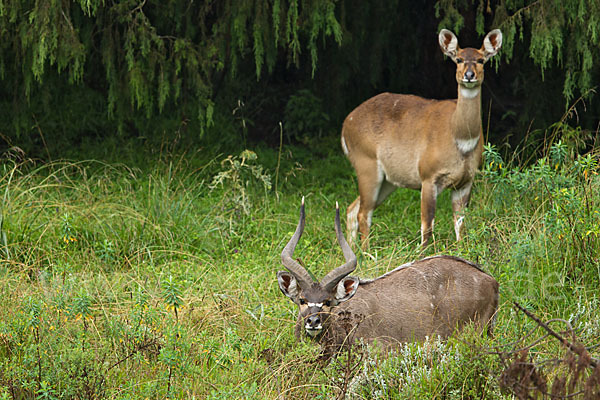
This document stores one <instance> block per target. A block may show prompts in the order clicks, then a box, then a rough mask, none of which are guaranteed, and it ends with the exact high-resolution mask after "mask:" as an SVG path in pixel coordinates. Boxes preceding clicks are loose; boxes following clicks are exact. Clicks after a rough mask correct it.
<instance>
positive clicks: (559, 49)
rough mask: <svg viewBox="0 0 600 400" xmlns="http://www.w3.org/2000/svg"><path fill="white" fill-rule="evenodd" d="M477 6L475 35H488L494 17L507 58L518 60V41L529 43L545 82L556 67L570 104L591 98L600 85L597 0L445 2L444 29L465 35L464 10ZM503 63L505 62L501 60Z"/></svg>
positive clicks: (440, 10)
mask: <svg viewBox="0 0 600 400" xmlns="http://www.w3.org/2000/svg"><path fill="white" fill-rule="evenodd" d="M474 3H475V4H477V16H476V24H475V27H476V30H477V33H478V34H479V35H484V34H485V33H486V32H485V27H484V19H485V18H486V14H487V15H490V14H491V15H493V23H492V24H491V25H492V26H493V27H494V28H500V29H501V30H502V32H503V35H504V39H503V43H502V52H501V54H502V57H503V58H504V59H505V60H506V61H507V62H508V61H510V60H511V59H512V58H513V55H514V52H515V46H516V45H517V44H516V42H517V39H518V40H519V41H524V39H525V37H526V36H527V37H528V39H529V56H530V57H531V59H532V60H533V62H534V63H535V64H536V65H538V66H539V68H540V70H541V73H542V79H543V77H544V73H545V72H546V71H547V70H549V69H551V68H552V67H553V66H558V67H559V68H560V69H562V70H563V71H564V79H563V95H564V98H565V100H566V102H565V103H566V104H569V103H570V102H571V101H572V100H573V99H574V98H575V97H579V96H581V95H585V96H588V97H589V96H591V93H590V90H591V89H593V88H594V87H596V86H597V85H598V84H599V83H600V82H599V81H598V65H597V64H596V65H594V62H593V60H596V59H598V57H599V56H600V28H599V26H600V8H599V7H598V2H597V1H596V0H583V1H580V0H567V1H553V0H509V1H493V2H490V1H487V0H485V1H484V0H479V1H476V0H470V1H469V0H463V1H456V0H440V1H438V2H437V3H436V6H435V7H436V16H438V17H440V18H441V20H440V23H439V27H440V28H443V27H446V28H448V27H450V28H452V29H454V30H456V31H460V30H461V28H462V27H463V26H464V25H465V21H464V13H463V12H464V11H465V10H466V9H467V8H471V7H472V5H473V4H474ZM496 62H500V61H496Z"/></svg>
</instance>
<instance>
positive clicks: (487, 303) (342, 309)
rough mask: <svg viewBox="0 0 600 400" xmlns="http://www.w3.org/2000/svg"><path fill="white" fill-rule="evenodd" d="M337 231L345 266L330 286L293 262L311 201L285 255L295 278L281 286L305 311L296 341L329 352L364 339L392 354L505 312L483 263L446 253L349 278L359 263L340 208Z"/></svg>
mask: <svg viewBox="0 0 600 400" xmlns="http://www.w3.org/2000/svg"><path fill="white" fill-rule="evenodd" d="M335 227H336V233H337V234H338V241H339V243H340V246H342V249H343V250H344V255H345V258H346V264H344V265H343V266H342V267H338V268H336V269H334V270H333V271H332V272H330V273H329V274H327V277H326V278H327V282H329V285H328V286H327V288H326V287H325V285H324V284H323V283H319V282H315V281H313V280H312V279H311V278H310V277H309V276H308V273H307V272H306V270H304V268H302V267H301V266H299V264H297V263H294V264H292V263H291V262H290V260H291V259H292V253H293V250H294V248H295V246H296V244H297V243H298V240H299V238H300V236H301V234H302V230H303V228H304V203H303V204H302V207H301V213H300V221H299V223H298V228H297V229H296V233H295V234H294V236H293V237H292V239H291V240H290V242H289V243H288V245H287V246H286V249H285V250H284V253H283V254H282V261H283V262H284V265H285V266H286V268H288V270H289V271H290V272H289V273H288V272H285V271H280V272H279V273H278V274H277V276H278V281H279V287H280V289H281V291H282V292H283V293H284V294H285V295H286V296H288V297H289V298H290V299H291V300H292V301H293V302H294V303H296V304H297V305H298V307H299V313H298V321H297V323H296V335H297V336H300V335H302V332H305V333H306V334H307V335H308V336H312V337H313V338H314V339H316V340H318V341H319V342H320V343H321V344H322V345H324V346H325V347H326V349H327V352H328V353H330V352H332V351H334V350H335V349H337V348H339V347H340V346H342V345H343V344H344V343H352V342H354V341H355V340H357V339H362V341H363V342H366V343H372V342H374V341H377V342H378V343H379V344H380V345H381V346H383V347H384V348H390V347H394V346H396V345H398V344H400V343H404V342H410V341H421V340H424V339H425V338H426V337H428V336H429V337H432V336H441V337H442V338H446V337H448V336H450V335H451V334H452V333H453V332H454V331H455V330H456V329H459V328H461V327H462V326H463V325H465V324H466V323H469V322H473V323H475V324H476V325H477V326H478V327H479V328H480V329H483V328H484V327H486V326H487V327H488V328H489V327H490V326H491V322H492V321H493V318H494V315H495V313H496V309H497V307H498V282H497V281H496V280H495V279H494V278H493V277H491V276H490V275H488V274H487V273H485V272H483V271H482V270H481V269H480V268H479V266H478V265H476V264H474V263H472V262H470V261H467V260H464V259H462V258H458V257H453V256H445V255H441V256H434V257H428V258H424V259H422V260H419V261H415V262H412V263H408V264H404V265H402V266H400V267H398V268H396V269H395V270H393V271H390V272H388V273H386V274H384V275H382V276H380V277H377V278H375V279H370V280H359V279H358V278H355V277H352V276H349V275H348V274H350V273H351V272H352V270H353V269H354V268H355V266H356V257H355V256H354V253H352V251H351V250H349V247H348V244H347V243H346V241H345V239H344V237H343V235H342V234H341V228H340V222H339V209H338V210H337V212H336V224H335ZM323 281H325V279H324V280H323ZM332 285H335V286H332Z"/></svg>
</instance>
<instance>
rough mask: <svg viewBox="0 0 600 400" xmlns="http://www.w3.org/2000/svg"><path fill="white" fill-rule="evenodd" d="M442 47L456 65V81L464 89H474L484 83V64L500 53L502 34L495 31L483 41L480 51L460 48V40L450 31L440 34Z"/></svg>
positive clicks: (498, 30)
mask: <svg viewBox="0 0 600 400" xmlns="http://www.w3.org/2000/svg"><path fill="white" fill-rule="evenodd" d="M439 41H440V47H441V48H442V51H443V53H444V54H445V55H447V56H448V57H450V58H451V59H452V61H454V62H455V63H456V81H457V82H458V84H459V85H460V86H462V87H465V88H467V89H472V88H475V87H479V86H481V84H482V82H483V64H485V63H486V61H487V60H489V59H490V58H491V57H492V56H494V55H495V54H496V53H498V50H500V46H502V32H501V31H500V29H494V30H493V31H491V32H489V33H488V34H487V35H486V36H485V38H484V39H483V45H482V46H481V48H480V49H474V48H466V49H461V48H460V47H458V39H457V38H456V36H455V35H454V33H452V32H450V31H449V30H448V29H442V30H441V31H440V34H439Z"/></svg>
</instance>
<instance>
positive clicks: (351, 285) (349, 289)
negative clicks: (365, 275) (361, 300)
mask: <svg viewBox="0 0 600 400" xmlns="http://www.w3.org/2000/svg"><path fill="white" fill-rule="evenodd" d="M359 283H360V281H359V279H358V278H355V277H353V276H346V277H345V278H343V279H342V280H341V281H340V282H339V283H338V284H337V286H336V288H335V299H336V300H337V301H338V303H342V302H344V301H346V300H350V299H351V298H352V296H354V294H355V293H356V290H357V289H358V284H359Z"/></svg>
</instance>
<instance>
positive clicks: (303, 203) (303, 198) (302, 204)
mask: <svg viewBox="0 0 600 400" xmlns="http://www.w3.org/2000/svg"><path fill="white" fill-rule="evenodd" d="M302 205H304V196H302Z"/></svg>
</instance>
